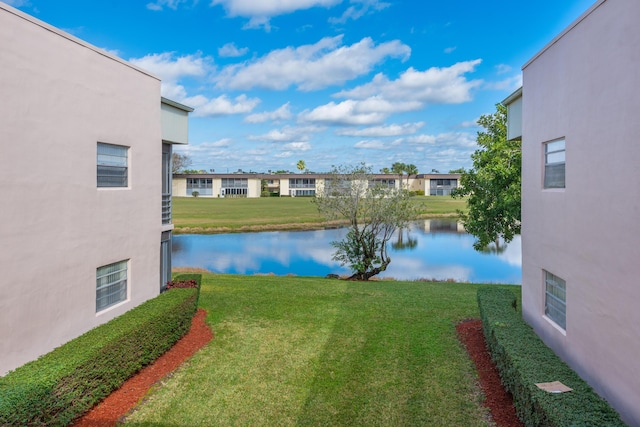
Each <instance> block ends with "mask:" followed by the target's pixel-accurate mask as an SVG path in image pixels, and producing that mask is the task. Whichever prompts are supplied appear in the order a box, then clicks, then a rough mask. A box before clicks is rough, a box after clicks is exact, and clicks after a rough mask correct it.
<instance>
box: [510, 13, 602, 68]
mask: <svg viewBox="0 0 640 427" xmlns="http://www.w3.org/2000/svg"><path fill="white" fill-rule="evenodd" d="M606 2H607V0H598V1H596V2H595V3H594V4H592V5H591V7H590V8H589V9H587V10H586V11H585V12H584V13H583V14H582V15H580V16H579V17H578V18H576V20H575V21H573V22H572V23H571V24H569V26H568V27H567V28H565V29H564V30H562V32H561V33H560V34H558V35H557V36H555V37H554V38H553V39H552V40H551V41H550V42H549V43H547V44H546V45H545V46H544V47H543V48H542V49H540V50H539V51H538V53H536V54H535V55H534V56H533V57H532V58H531V59H530V60H528V61H527V62H526V63H525V64H524V65H523V66H522V69H523V70H524V69H525V68H527V67H528V66H529V65H531V63H532V62H533V61H535V60H536V59H538V57H539V56H540V55H542V54H543V53H545V52H546V51H547V50H549V49H550V48H551V46H553V45H554V44H556V43H557V42H558V41H559V40H560V39H561V38H562V37H564V36H565V34H567V33H568V32H569V31H571V30H572V29H574V28H575V27H577V26H578V25H579V24H580V23H581V22H582V21H584V20H585V19H586V18H587V16H589V15H591V14H592V13H593V12H594V11H595V10H596V9H597V8H599V7H600V6H602V5H603V4H604V3H606Z"/></svg>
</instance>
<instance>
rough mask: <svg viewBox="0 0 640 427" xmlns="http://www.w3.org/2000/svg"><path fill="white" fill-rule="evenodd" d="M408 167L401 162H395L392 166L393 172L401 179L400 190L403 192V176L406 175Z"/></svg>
mask: <svg viewBox="0 0 640 427" xmlns="http://www.w3.org/2000/svg"><path fill="white" fill-rule="evenodd" d="M406 167H407V165H405V164H404V163H401V162H395V163H394V164H392V165H391V172H393V173H397V174H398V176H399V177H400V189H401V190H402V176H403V175H404V170H405V169H406Z"/></svg>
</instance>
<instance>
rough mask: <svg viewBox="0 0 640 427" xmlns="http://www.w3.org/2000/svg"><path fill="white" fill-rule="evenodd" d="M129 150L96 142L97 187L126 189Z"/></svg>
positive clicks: (127, 183)
mask: <svg viewBox="0 0 640 427" xmlns="http://www.w3.org/2000/svg"><path fill="white" fill-rule="evenodd" d="M128 159H129V148H128V147H123V146H120V145H112V144H104V143H102V142H98V187H126V186H127V185H129V180H128V175H129V173H128V169H129V168H128V163H129V161H128Z"/></svg>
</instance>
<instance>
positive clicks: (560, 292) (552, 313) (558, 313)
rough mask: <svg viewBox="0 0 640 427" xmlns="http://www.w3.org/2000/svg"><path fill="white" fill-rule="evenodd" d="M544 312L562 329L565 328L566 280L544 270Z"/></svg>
mask: <svg viewBox="0 0 640 427" xmlns="http://www.w3.org/2000/svg"><path fill="white" fill-rule="evenodd" d="M544 282H545V299H544V314H545V315H546V316H547V317H548V318H549V319H551V320H553V322H554V323H556V324H557V325H558V326H560V327H561V328H562V329H566V328H567V293H566V282H565V281H564V280H563V279H561V278H560V277H558V276H556V275H554V274H551V273H549V272H548V271H544Z"/></svg>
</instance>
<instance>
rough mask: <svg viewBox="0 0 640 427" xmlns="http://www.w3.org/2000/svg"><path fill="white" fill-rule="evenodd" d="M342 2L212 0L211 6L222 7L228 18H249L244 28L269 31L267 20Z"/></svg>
mask: <svg viewBox="0 0 640 427" xmlns="http://www.w3.org/2000/svg"><path fill="white" fill-rule="evenodd" d="M341 2H342V0H259V1H256V0H212V2H211V5H212V6H215V5H218V4H219V5H222V7H224V9H225V10H226V11H227V14H228V15H229V16H242V17H244V18H249V23H248V24H247V25H246V26H245V28H260V27H264V28H265V29H266V30H269V29H270V26H269V19H270V18H272V17H274V16H278V15H286V14H289V13H292V12H295V11H296V10H304V9H311V8H313V7H327V8H328V7H331V6H334V5H336V4H338V3H341Z"/></svg>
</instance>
